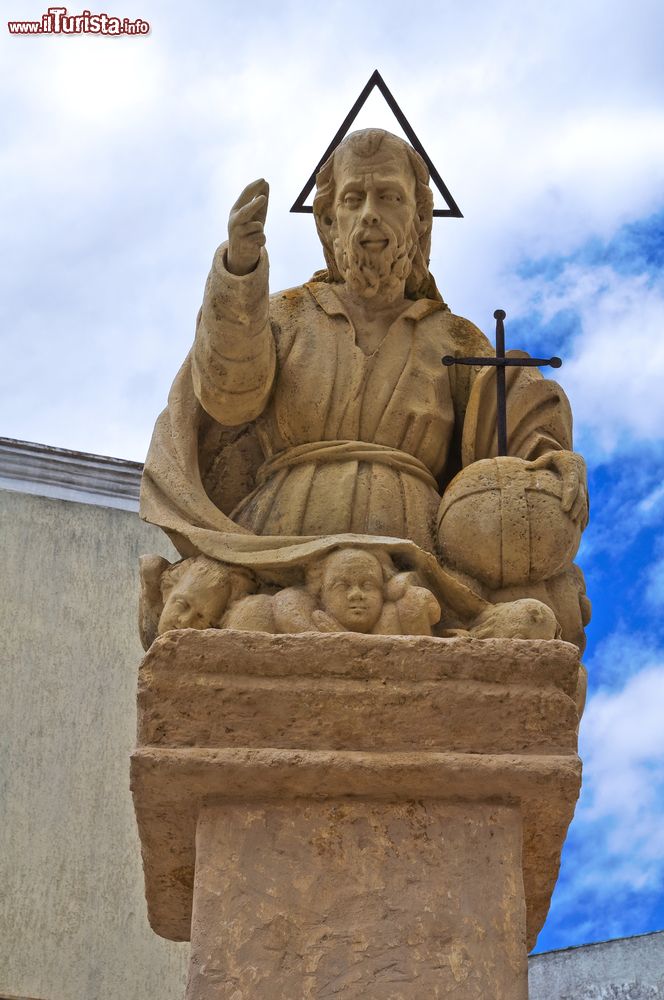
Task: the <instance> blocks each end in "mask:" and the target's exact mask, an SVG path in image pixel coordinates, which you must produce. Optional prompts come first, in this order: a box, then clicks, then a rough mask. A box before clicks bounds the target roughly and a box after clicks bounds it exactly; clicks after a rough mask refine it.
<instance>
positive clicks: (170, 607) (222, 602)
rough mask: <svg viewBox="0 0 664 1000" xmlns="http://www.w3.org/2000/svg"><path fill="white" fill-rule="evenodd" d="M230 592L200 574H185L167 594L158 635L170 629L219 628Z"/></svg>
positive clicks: (226, 587) (193, 572)
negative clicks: (217, 626) (216, 626)
mask: <svg viewBox="0 0 664 1000" xmlns="http://www.w3.org/2000/svg"><path fill="white" fill-rule="evenodd" d="M229 592H230V585H229V584H227V585H226V586H224V585H223V584H222V585H220V584H219V582H217V581H214V582H213V581H212V580H210V579H209V578H206V577H205V576H203V575H202V574H200V573H196V572H195V571H193V570H190V571H189V572H188V573H185V574H184V575H183V576H182V578H181V579H180V580H178V582H177V583H176V584H175V586H174V587H173V589H172V590H171V592H170V593H169V595H168V597H167V599H166V602H165V603H164V610H163V611H162V613H161V617H160V619H159V627H158V631H159V634H160V635H161V634H162V633H163V632H168V630H169V629H172V628H213V627H214V626H215V625H218V624H219V620H220V618H221V616H222V614H223V613H224V610H225V608H226V604H227V603H228V597H229Z"/></svg>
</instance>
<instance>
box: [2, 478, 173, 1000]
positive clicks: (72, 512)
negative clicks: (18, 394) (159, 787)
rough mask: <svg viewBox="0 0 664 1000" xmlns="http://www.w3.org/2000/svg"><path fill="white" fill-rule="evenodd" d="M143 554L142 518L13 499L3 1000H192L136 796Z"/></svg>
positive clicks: (6, 515) (161, 543)
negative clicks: (163, 933) (165, 936)
mask: <svg viewBox="0 0 664 1000" xmlns="http://www.w3.org/2000/svg"><path fill="white" fill-rule="evenodd" d="M0 471H1V470H0ZM37 488H38V487H37ZM79 488H80V484H79ZM81 495H83V494H81ZM100 500H101V502H103V500H104V498H103V497H101V498H97V504H98V503H99V502H100ZM133 506H134V507H135V506H136V504H135V502H134V504H133ZM143 552H159V553H161V554H163V555H166V556H170V557H171V558H173V557H174V550H172V549H171V548H170V546H169V544H168V542H167V540H166V538H165V537H164V536H163V535H162V533H161V532H160V531H158V530H157V529H153V528H151V527H149V526H147V525H144V524H142V523H141V522H140V521H139V519H138V516H137V514H136V513H135V512H132V511H129V510H122V509H117V508H116V509H111V508H109V507H105V506H99V505H91V504H86V503H80V502H68V501H67V500H62V499H48V498H45V497H41V496H34V495H30V494H28V493H25V492H23V493H22V492H13V491H7V490H1V489H0V650H1V653H0V733H1V734H2V737H1V739H0V782H1V786H0V812H1V820H0V996H2V995H3V994H5V993H6V994H8V995H10V996H18V997H35V998H39V1000H182V998H183V996H184V983H185V969H186V961H187V955H188V945H186V944H173V943H171V942H167V941H164V940H162V939H161V938H159V937H157V936H156V935H155V934H154V933H153V932H152V931H151V929H150V927H149V926H148V923H147V917H146V910H145V901H144V895H143V876H142V869H141V860H140V850H139V844H138V837H137V834H136V829H135V822H134V816H133V808H132V801H131V795H130V792H129V753H130V751H131V749H132V746H133V744H134V739H135V717H136V713H135V701H136V676H137V667H138V664H139V662H140V659H141V656H142V655H143V651H142V649H141V646H140V642H139V640H138V634H137V625H136V617H137V614H136V606H137V560H138V556H139V554H141V553H143Z"/></svg>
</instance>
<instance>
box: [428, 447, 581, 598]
mask: <svg viewBox="0 0 664 1000" xmlns="http://www.w3.org/2000/svg"><path fill="white" fill-rule="evenodd" d="M561 495H562V483H561V479H560V477H559V476H558V474H557V473H555V472H552V471H551V470H549V469H529V468H528V467H527V465H526V463H525V462H524V461H523V459H520V458H509V457H500V458H486V459H483V460H482V461H480V462H474V463H473V464H472V465H469V466H468V467H467V468H465V469H463V470H462V471H461V472H460V473H459V474H458V475H457V476H455V477H454V479H453V480H452V482H451V483H450V485H449V486H448V487H447V489H446V490H445V494H444V496H443V498H442V500H441V503H440V507H439V511H438V544H439V548H440V554H441V557H442V560H443V562H444V563H445V564H446V565H449V566H451V567H454V568H455V569H458V570H459V571H461V572H462V573H466V574H468V575H469V576H471V577H473V578H474V579H476V580H479V581H480V582H481V583H483V584H485V586H487V587H490V588H491V589H497V588H499V587H509V586H520V585H524V584H528V583H539V582H540V581H542V580H548V579H549V578H550V577H553V576H555V575H556V574H557V573H559V572H561V570H563V569H564V568H565V567H566V566H568V565H569V564H570V562H571V561H572V559H573V558H574V555H575V553H576V551H577V549H578V547H579V542H580V541H581V530H580V528H579V526H578V525H577V524H575V523H574V522H573V521H572V519H571V518H570V516H569V515H568V514H567V513H565V512H564V511H563V509H562V506H561Z"/></svg>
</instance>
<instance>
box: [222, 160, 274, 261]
mask: <svg viewBox="0 0 664 1000" xmlns="http://www.w3.org/2000/svg"><path fill="white" fill-rule="evenodd" d="M269 193H270V185H269V184H268V183H267V181H265V180H263V178H262V177H261V178H260V179H259V180H257V181H252V183H251V184H248V185H247V186H246V188H245V189H244V191H243V192H242V194H241V195H240V197H239V198H238V200H237V201H236V202H235V204H234V205H233V207H232V209H231V214H230V217H229V219H228V258H227V265H228V270H229V271H230V272H231V274H238V275H242V274H249V272H250V271H253V269H254V268H255V267H256V264H257V263H258V257H259V255H260V250H261V247H262V246H264V245H265V233H264V231H263V227H264V226H265V217H266V215H267V201H268V197H269Z"/></svg>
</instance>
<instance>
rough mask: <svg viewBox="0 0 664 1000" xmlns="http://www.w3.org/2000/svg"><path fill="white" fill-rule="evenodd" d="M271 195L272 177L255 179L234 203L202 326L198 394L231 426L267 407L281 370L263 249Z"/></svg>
mask: <svg viewBox="0 0 664 1000" xmlns="http://www.w3.org/2000/svg"><path fill="white" fill-rule="evenodd" d="M267 196H268V187H267V184H266V182H265V181H254V183H253V184H250V185H248V187H246V188H245V189H244V191H243V192H242V194H241V195H240V197H239V198H238V200H237V201H236V203H235V205H234V206H233V208H232V209H231V214H230V219H229V223H228V234H229V240H228V243H227V244H226V243H224V244H222V245H221V246H220V247H219V249H218V250H217V252H216V254H215V256H214V260H213V263H212V270H211V271H210V276H209V278H208V280H207V284H206V287H205V295H204V297H203V307H202V309H201V312H200V315H199V318H198V324H197V328H196V339H195V341H194V351H193V365H192V374H193V380H194V389H195V392H196V396H197V397H198V399H199V401H200V403H201V405H202V406H203V408H204V409H205V410H206V411H207V412H208V413H209V414H210V416H211V417H214V418H215V420H218V421H219V423H221V424H225V425H227V426H229V427H233V426H235V425H237V424H243V423H246V422H247V421H249V420H255V418H256V417H257V416H258V415H259V414H260V413H261V412H262V411H263V409H264V407H265V405H266V403H267V401H268V398H269V396H270V392H271V390H272V383H273V380H274V375H275V370H276V350H275V344H274V338H273V336H272V331H271V328H270V320H269V313H268V304H269V290H268V260H267V254H266V252H265V250H263V249H262V247H263V245H264V243H265V235H264V232H263V226H264V223H265V215H266V212H267Z"/></svg>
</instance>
